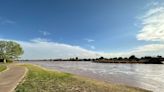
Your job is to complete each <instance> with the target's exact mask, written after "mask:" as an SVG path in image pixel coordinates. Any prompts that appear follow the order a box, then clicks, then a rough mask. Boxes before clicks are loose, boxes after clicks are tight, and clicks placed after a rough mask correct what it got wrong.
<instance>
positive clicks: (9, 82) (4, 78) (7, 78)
mask: <svg viewBox="0 0 164 92" xmlns="http://www.w3.org/2000/svg"><path fill="white" fill-rule="evenodd" d="M26 72H27V69H26V68H25V67H23V66H18V65H8V69H7V70H5V71H4V72H2V73H0V92H14V89H15V88H16V86H17V85H18V84H19V82H20V81H21V80H22V79H23V78H24V76H25V74H26Z"/></svg>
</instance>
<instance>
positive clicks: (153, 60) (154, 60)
mask: <svg viewBox="0 0 164 92" xmlns="http://www.w3.org/2000/svg"><path fill="white" fill-rule="evenodd" d="M94 62H97V63H139V64H163V62H164V58H163V57H162V56H157V57H151V56H145V57H141V58H137V57H136V56H135V55H132V56H130V57H129V58H126V57H125V58H122V57H115V58H110V59H107V58H103V57H100V58H99V59H96V60H94Z"/></svg>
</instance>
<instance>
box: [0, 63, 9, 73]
mask: <svg viewBox="0 0 164 92" xmlns="http://www.w3.org/2000/svg"><path fill="white" fill-rule="evenodd" d="M6 69H7V66H6V65H4V64H0V72H2V71H4V70H6Z"/></svg>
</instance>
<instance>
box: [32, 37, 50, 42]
mask: <svg viewBox="0 0 164 92" xmlns="http://www.w3.org/2000/svg"><path fill="white" fill-rule="evenodd" d="M30 41H31V42H50V41H51V40H50V39H47V38H39V37H38V38H34V39H31V40H30Z"/></svg>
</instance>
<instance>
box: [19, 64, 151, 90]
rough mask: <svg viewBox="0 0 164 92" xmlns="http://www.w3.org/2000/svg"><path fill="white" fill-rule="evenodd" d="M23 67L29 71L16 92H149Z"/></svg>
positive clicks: (28, 65)
mask: <svg viewBox="0 0 164 92" xmlns="http://www.w3.org/2000/svg"><path fill="white" fill-rule="evenodd" d="M23 66H25V67H27V68H28V70H29V71H28V73H27V76H26V77H25V80H24V82H22V83H20V85H18V87H17V88H16V92H149V91H146V90H143V89H139V88H133V87H127V86H122V85H114V84H107V83H104V82H98V81H95V80H90V79H86V78H81V77H77V76H75V75H72V74H69V73H62V72H58V71H50V70H46V69H43V68H41V67H38V66H34V65H30V64H25V65H23Z"/></svg>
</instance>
